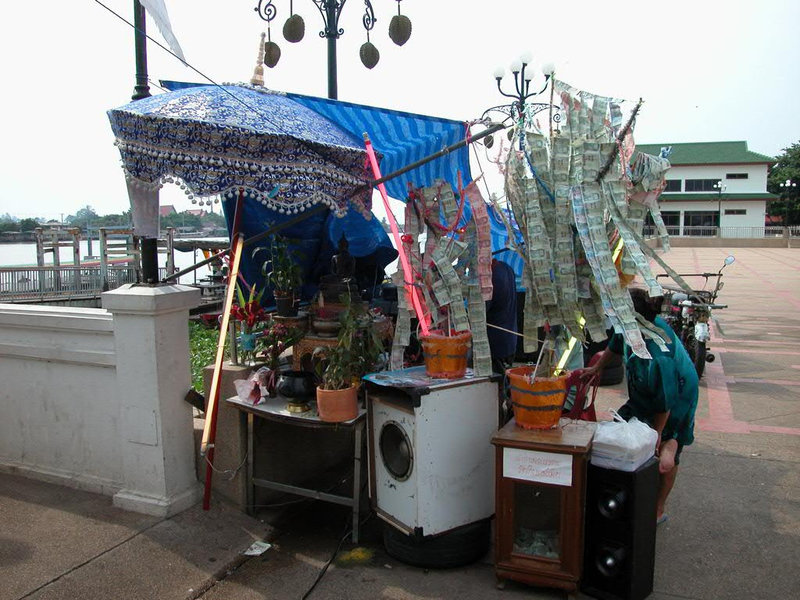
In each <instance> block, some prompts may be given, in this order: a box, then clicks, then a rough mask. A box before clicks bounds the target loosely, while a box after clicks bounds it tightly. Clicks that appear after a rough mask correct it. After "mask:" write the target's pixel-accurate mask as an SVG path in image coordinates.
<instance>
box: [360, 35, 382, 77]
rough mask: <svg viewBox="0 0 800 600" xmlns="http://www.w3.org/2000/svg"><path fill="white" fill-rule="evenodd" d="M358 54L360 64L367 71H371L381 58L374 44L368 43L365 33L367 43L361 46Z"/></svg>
mask: <svg viewBox="0 0 800 600" xmlns="http://www.w3.org/2000/svg"><path fill="white" fill-rule="evenodd" d="M358 54H359V56H360V57H361V62H362V63H363V64H364V66H365V67H367V68H368V69H371V68H372V67H374V66H375V65H377V64H378V61H379V60H380V58H381V53H380V52H378V49H377V48H376V47H375V44H373V43H372V42H370V41H369V32H367V41H366V42H365V43H364V44H363V45H362V46H361V49H360V50H359V51H358Z"/></svg>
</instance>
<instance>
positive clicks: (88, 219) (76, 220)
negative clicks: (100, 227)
mask: <svg viewBox="0 0 800 600" xmlns="http://www.w3.org/2000/svg"><path fill="white" fill-rule="evenodd" d="M97 217H98V214H97V213H96V212H95V210H94V209H93V208H92V207H91V206H89V205H88V204H87V205H86V206H84V207H83V208H82V209H80V210H79V211H78V212H76V213H75V214H74V215H70V216H68V217H67V218H66V219H64V221H65V222H66V223H67V225H74V226H76V227H86V226H87V225H88V226H92V225H93V224H94V222H95V221H96V220H97Z"/></svg>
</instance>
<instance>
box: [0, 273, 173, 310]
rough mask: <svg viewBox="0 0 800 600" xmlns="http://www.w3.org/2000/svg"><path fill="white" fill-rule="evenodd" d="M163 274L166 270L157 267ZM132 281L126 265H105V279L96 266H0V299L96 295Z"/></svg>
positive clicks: (163, 274) (47, 298) (162, 275)
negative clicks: (106, 268)
mask: <svg viewBox="0 0 800 600" xmlns="http://www.w3.org/2000/svg"><path fill="white" fill-rule="evenodd" d="M163 277H166V269H163V268H161V269H159V278H163ZM136 282H137V277H136V269H134V268H132V267H127V266H109V267H108V271H107V273H106V277H105V278H104V277H103V276H102V274H101V269H100V267H74V266H63V267H62V266H59V267H52V266H47V267H0V302H21V301H26V300H39V301H47V300H55V299H59V300H61V299H64V300H66V299H70V298H77V297H81V298H85V297H91V296H99V295H100V293H101V292H104V291H107V290H113V289H115V288H118V287H119V286H121V285H124V284H126V283H136Z"/></svg>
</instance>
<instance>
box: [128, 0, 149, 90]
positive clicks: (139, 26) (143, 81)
mask: <svg viewBox="0 0 800 600" xmlns="http://www.w3.org/2000/svg"><path fill="white" fill-rule="evenodd" d="M146 27H147V20H146V19H145V12H144V6H142V4H141V2H139V0H133V42H134V52H135V58H136V86H135V87H134V88H133V96H131V100H141V99H142V98H148V97H150V86H149V85H148V77H147V30H146Z"/></svg>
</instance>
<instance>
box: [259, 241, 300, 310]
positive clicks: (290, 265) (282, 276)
mask: <svg viewBox="0 0 800 600" xmlns="http://www.w3.org/2000/svg"><path fill="white" fill-rule="evenodd" d="M261 250H263V248H256V249H255V250H254V251H253V256H254V257H255V255H256V253H258V252H260V251H261ZM268 253H269V257H268V258H267V260H266V261H265V262H264V264H263V265H262V267H261V272H262V273H263V275H264V276H265V277H266V279H267V283H268V284H269V285H270V287H271V288H272V293H273V295H274V296H275V305H276V307H277V309H276V310H277V313H278V315H279V316H281V317H293V316H295V315H297V309H296V308H295V305H294V304H295V297H294V294H295V290H296V289H297V288H298V287H300V284H301V283H302V274H301V271H300V266H299V265H298V264H297V263H296V262H295V260H294V255H293V253H292V251H291V250H290V249H289V244H288V243H287V241H286V239H285V238H283V237H281V236H279V235H275V236H273V237H272V241H271V242H270V245H269V248H268Z"/></svg>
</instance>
